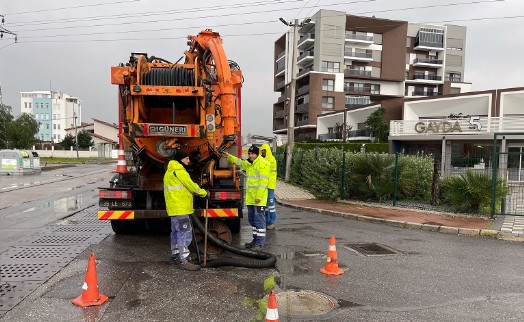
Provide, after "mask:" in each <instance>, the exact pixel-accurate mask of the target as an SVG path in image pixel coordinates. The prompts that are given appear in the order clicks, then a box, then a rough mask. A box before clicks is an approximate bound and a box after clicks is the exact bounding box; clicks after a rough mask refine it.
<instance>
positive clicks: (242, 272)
mask: <svg viewBox="0 0 524 322" xmlns="http://www.w3.org/2000/svg"><path fill="white" fill-rule="evenodd" d="M111 170H112V167H108V166H102V165H100V166H95V165H86V166H85V168H82V171H78V169H77V170H76V171H75V172H73V173H77V174H78V175H79V176H80V174H89V175H87V176H82V177H78V178H74V179H70V180H60V182H59V183H56V184H57V185H55V184H54V183H49V184H45V185H39V186H34V187H33V188H31V189H34V190H27V189H28V188H24V189H19V190H17V191H16V193H15V191H12V192H10V193H8V194H6V193H5V192H0V240H1V242H2V247H0V251H3V252H2V253H0V255H2V254H5V253H6V251H5V250H6V249H9V247H13V246H14V245H18V244H20V243H22V244H23V243H24V241H25V240H27V238H30V237H31V236H34V235H35V234H38V233H42V232H47V231H49V230H50V229H51V231H52V230H53V229H55V228H56V227H60V228H63V227H66V226H67V227H71V226H74V227H76V228H78V227H80V228H84V229H87V228H86V227H91V228H93V227H96V228H97V229H98V228H100V229H101V230H100V233H98V232H97V233H95V234H93V235H96V236H97V238H95V239H94V240H88V241H86V242H85V243H84V244H83V250H82V251H80V252H79V253H78V255H77V256H75V257H74V258H72V259H69V260H68V263H67V264H66V265H64V267H63V268H61V269H60V270H59V271H58V272H56V274H54V275H52V276H51V277H50V278H49V279H48V280H46V281H44V282H42V283H41V285H39V286H38V287H37V288H36V289H35V290H34V291H33V292H32V293H31V294H29V295H27V297H26V298H25V299H24V300H23V301H22V302H21V303H19V304H18V305H16V306H15V307H14V308H12V309H10V310H9V311H4V312H3V313H2V311H0V315H1V314H3V316H2V317H0V321H46V320H49V321H73V322H74V321H185V322H190V321H263V320H264V313H263V312H265V311H263V310H262V311H263V312H259V310H258V305H257V304H256V303H257V300H260V299H262V298H263V296H264V295H265V292H264V282H265V283H266V284H270V285H271V281H272V280H273V279H274V281H275V284H274V287H275V291H276V292H277V293H285V292H290V291H293V290H295V291H299V290H303V291H308V290H310V291H316V292H319V293H320V294H325V295H326V296H327V297H329V298H331V299H333V300H334V302H335V308H334V309H333V310H331V311H330V312H328V313H325V314H322V315H318V316H300V314H296V315H294V316H286V315H285V314H284V312H285V311H286V308H284V307H280V308H279V309H280V310H279V313H280V315H281V316H280V321H522V317H523V316H524V252H523V247H524V245H523V244H521V243H513V242H508V241H502V240H494V239H488V238H481V237H468V236H453V235H449V234H438V233H433V232H428V231H415V230H409V229H400V228H396V227H392V226H385V225H380V224H372V223H366V222H361V221H354V220H348V219H343V218H338V217H330V216H327V215H322V214H315V213H309V212H304V211H299V210H295V209H291V208H282V207H278V209H277V211H278V222H277V229H276V230H274V231H268V236H267V251H269V252H272V253H274V254H276V255H277V258H278V261H277V266H276V268H268V269H246V268H232V267H223V268H214V269H203V270H201V271H199V272H196V273H195V272H186V271H181V270H177V269H175V268H173V267H172V266H171V265H170V263H169V261H168V255H169V249H168V244H169V236H168V235H137V236H120V235H118V236H117V235H114V234H113V233H110V232H109V229H108V225H109V224H108V223H105V225H104V223H100V222H94V223H91V222H90V221H89V220H88V219H89V218H91V217H94V216H96V207H95V206H93V205H94V204H95V203H96V191H95V190H96V189H95V187H97V186H101V185H103V183H104V181H105V180H106V179H107V178H108V177H109V176H110V175H109V172H110V171H111ZM60 171H64V172H60ZM67 171H70V170H53V171H52V172H53V173H54V174H53V176H56V177H60V173H62V174H64V173H68V172H67ZM106 172H107V174H106ZM68 176H72V177H75V176H76V174H73V175H71V173H70V172H69V174H68ZM23 180H27V181H31V180H30V179H28V178H23ZM0 184H1V185H2V187H3V186H4V185H5V181H2V178H0ZM75 190H76V191H75ZM4 191H5V190H4ZM24 191H25V195H24V196H22V195H20V194H23V193H24ZM27 191H29V192H30V193H29V194H28V193H27ZM74 196H81V198H80V199H81V202H80V204H81V205H80V206H79V205H78V203H79V202H77V203H76V204H77V206H74V204H75V203H74V202H71V201H70V202H69V203H67V202H66V205H67V204H70V207H69V208H68V206H56V207H55V206H52V207H51V206H49V207H46V206H43V205H48V204H49V205H51V204H52V205H59V204H60V202H58V201H59V200H64V198H66V200H69V199H67V198H73V197H74ZM77 200H78V198H77ZM55 201H57V202H56V203H55ZM73 208H74V209H73ZM33 209H34V210H33ZM51 209H52V210H51ZM64 209H65V210H64ZM68 209H69V210H68ZM104 229H105V230H104ZM104 231H105V232H106V233H104ZM59 234H62V233H57V235H59ZM331 234H333V235H334V236H335V237H336V242H337V254H338V260H339V265H340V267H341V268H343V269H344V270H345V273H344V274H343V275H341V276H336V277H331V276H324V275H323V274H321V273H320V272H319V269H320V268H321V267H324V265H325V263H326V254H327V248H328V242H329V236H330V235H331ZM250 235H251V229H250V227H249V226H248V225H247V221H246V220H244V221H243V227H242V231H241V234H240V235H239V236H235V238H234V240H233V244H235V245H240V244H243V243H244V242H246V241H249V239H250V237H251V236H250ZM360 243H378V244H380V245H383V246H385V247H388V248H390V249H392V250H395V251H397V253H396V254H393V255H382V256H364V255H362V254H359V253H357V252H356V251H355V250H353V249H352V248H351V247H350V246H351V244H360ZM90 252H94V253H95V255H96V258H97V276H98V284H99V288H100V292H101V293H102V294H105V295H107V296H109V298H110V300H109V301H108V302H106V303H105V304H103V305H101V306H97V307H90V308H87V309H82V308H79V307H76V306H74V305H72V304H71V300H72V299H73V298H75V297H77V296H78V295H80V294H81V288H80V287H81V285H82V283H83V280H84V276H85V270H86V267H87V259H88V256H89V253H90ZM312 305H313V304H312ZM289 309H290V310H291V309H292V308H289Z"/></svg>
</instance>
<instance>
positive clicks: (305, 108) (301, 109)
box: [297, 102, 309, 113]
mask: <svg viewBox="0 0 524 322" xmlns="http://www.w3.org/2000/svg"><path fill="white" fill-rule="evenodd" d="M307 112H309V102H308V103H302V104H298V105H297V113H307Z"/></svg>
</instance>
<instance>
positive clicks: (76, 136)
mask: <svg viewBox="0 0 524 322" xmlns="http://www.w3.org/2000/svg"><path fill="white" fill-rule="evenodd" d="M73 122H74V124H75V146H76V158H77V159H80V156H79V155H78V128H77V127H76V113H75V111H74V110H73Z"/></svg>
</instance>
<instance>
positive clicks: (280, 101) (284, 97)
mask: <svg viewBox="0 0 524 322" xmlns="http://www.w3.org/2000/svg"><path fill="white" fill-rule="evenodd" d="M285 99H286V96H284V95H280V96H279V97H278V98H277V104H278V103H282V102H283V101H284V100H285Z"/></svg>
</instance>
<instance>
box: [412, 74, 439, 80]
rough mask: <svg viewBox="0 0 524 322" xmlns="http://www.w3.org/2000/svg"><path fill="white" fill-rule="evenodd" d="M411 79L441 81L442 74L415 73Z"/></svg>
mask: <svg viewBox="0 0 524 322" xmlns="http://www.w3.org/2000/svg"><path fill="white" fill-rule="evenodd" d="M413 79H425V80H433V81H441V80H442V76H437V75H425V74H415V75H414V76H413Z"/></svg>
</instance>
